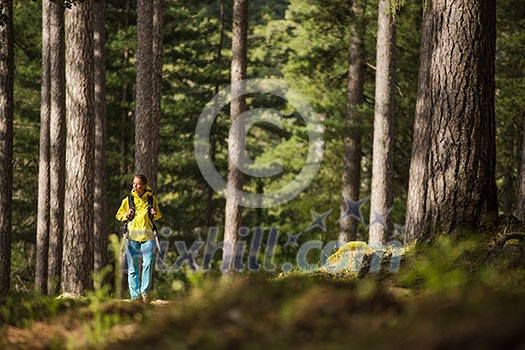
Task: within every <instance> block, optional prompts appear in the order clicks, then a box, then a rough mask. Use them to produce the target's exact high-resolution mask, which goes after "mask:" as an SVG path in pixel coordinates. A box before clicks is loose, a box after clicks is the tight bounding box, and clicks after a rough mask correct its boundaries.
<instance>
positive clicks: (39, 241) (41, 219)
mask: <svg viewBox="0 0 525 350" xmlns="http://www.w3.org/2000/svg"><path fill="white" fill-rule="evenodd" d="M50 5H51V2H50V1H42V78H41V84H40V86H41V90H40V94H41V99H40V143H39V157H38V213H37V225H36V264H35V289H36V291H37V292H39V293H43V294H46V293H47V266H48V265H47V260H48V255H47V252H48V248H49V127H50V125H49V123H50V117H51V81H50V70H51V69H50V63H51V59H50V54H51V46H50V11H51V10H50Z"/></svg>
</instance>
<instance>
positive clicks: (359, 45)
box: [339, 0, 365, 243]
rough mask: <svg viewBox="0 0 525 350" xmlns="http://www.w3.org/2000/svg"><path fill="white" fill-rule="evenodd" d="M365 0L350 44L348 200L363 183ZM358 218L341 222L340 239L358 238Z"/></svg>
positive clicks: (356, 9) (358, 4)
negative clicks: (361, 112)
mask: <svg viewBox="0 0 525 350" xmlns="http://www.w3.org/2000/svg"><path fill="white" fill-rule="evenodd" d="M364 6H365V0H356V1H354V2H353V4H352V22H351V24H350V28H349V29H350V33H349V34H350V37H349V43H348V60H349V64H348V82H347V87H346V88H347V97H346V100H347V103H348V107H347V110H346V120H345V135H344V137H343V147H344V151H343V152H344V153H343V166H344V170H343V176H342V191H341V192H342V196H343V199H344V200H345V201H348V200H351V201H352V202H357V201H358V200H359V187H360V182H361V129H360V126H361V118H360V115H359V111H358V109H359V106H360V105H362V104H363V101H364V96H363V89H364V68H365V60H364V30H365V23H364V21H363V12H364ZM346 210H347V207H346V203H343V204H342V205H341V214H342V217H343V215H344V213H345V212H346ZM358 225H359V220H358V219H357V218H355V217H353V216H348V217H343V219H342V220H340V224H339V242H341V243H345V242H349V241H355V240H356V238H357V226H358Z"/></svg>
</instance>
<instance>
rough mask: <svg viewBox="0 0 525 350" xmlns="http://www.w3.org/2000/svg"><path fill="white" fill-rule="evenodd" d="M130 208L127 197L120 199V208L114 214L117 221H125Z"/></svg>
mask: <svg viewBox="0 0 525 350" xmlns="http://www.w3.org/2000/svg"><path fill="white" fill-rule="evenodd" d="M130 210H131V209H130V208H129V205H128V199H127V198H124V199H123V200H122V203H121V204H120V208H119V209H118V211H117V215H115V218H116V219H117V220H118V221H126V220H127V219H128V217H129V215H128V212H129V211H130Z"/></svg>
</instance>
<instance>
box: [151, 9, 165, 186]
mask: <svg viewBox="0 0 525 350" xmlns="http://www.w3.org/2000/svg"><path fill="white" fill-rule="evenodd" d="M163 25H164V0H154V4H153V34H152V37H153V39H152V44H153V47H152V55H153V82H152V83H153V89H152V103H151V106H152V108H151V123H150V130H151V136H150V138H151V144H152V145H151V147H152V150H151V157H152V159H151V162H152V172H151V175H150V176H151V179H150V178H149V177H148V182H149V185H150V186H151V188H154V189H155V190H157V173H158V167H159V151H160V115H161V112H162V110H161V102H162V101H161V100H162V56H163V55H162V48H163V33H164V31H163Z"/></svg>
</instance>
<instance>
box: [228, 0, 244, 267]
mask: <svg viewBox="0 0 525 350" xmlns="http://www.w3.org/2000/svg"><path fill="white" fill-rule="evenodd" d="M247 31H248V1H247V0H234V2H233V32H232V62H231V82H232V84H235V83H240V82H241V81H243V80H244V79H246V66H247V53H248V48H247ZM239 89H242V87H240V86H239V85H237V86H234V88H232V94H233V95H236V94H237V93H242V92H240V91H239ZM245 110H246V98H245V96H244V95H243V96H240V97H237V98H236V99H234V100H232V102H231V106H230V115H231V116H230V118H231V127H230V132H229V136H228V154H229V157H228V182H227V186H226V190H227V194H226V211H225V221H224V247H223V270H224V271H226V272H228V271H231V269H232V267H233V261H234V258H235V246H236V243H237V232H238V230H239V228H240V226H241V210H240V206H239V205H240V196H239V194H238V192H239V191H238V190H241V189H242V182H243V173H242V172H241V170H240V169H239V168H238V166H239V164H240V162H241V159H242V158H243V154H242V153H241V152H242V149H243V147H242V146H243V137H244V123H243V122H242V120H241V118H240V116H241V114H242V113H243V112H244V111H245Z"/></svg>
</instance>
